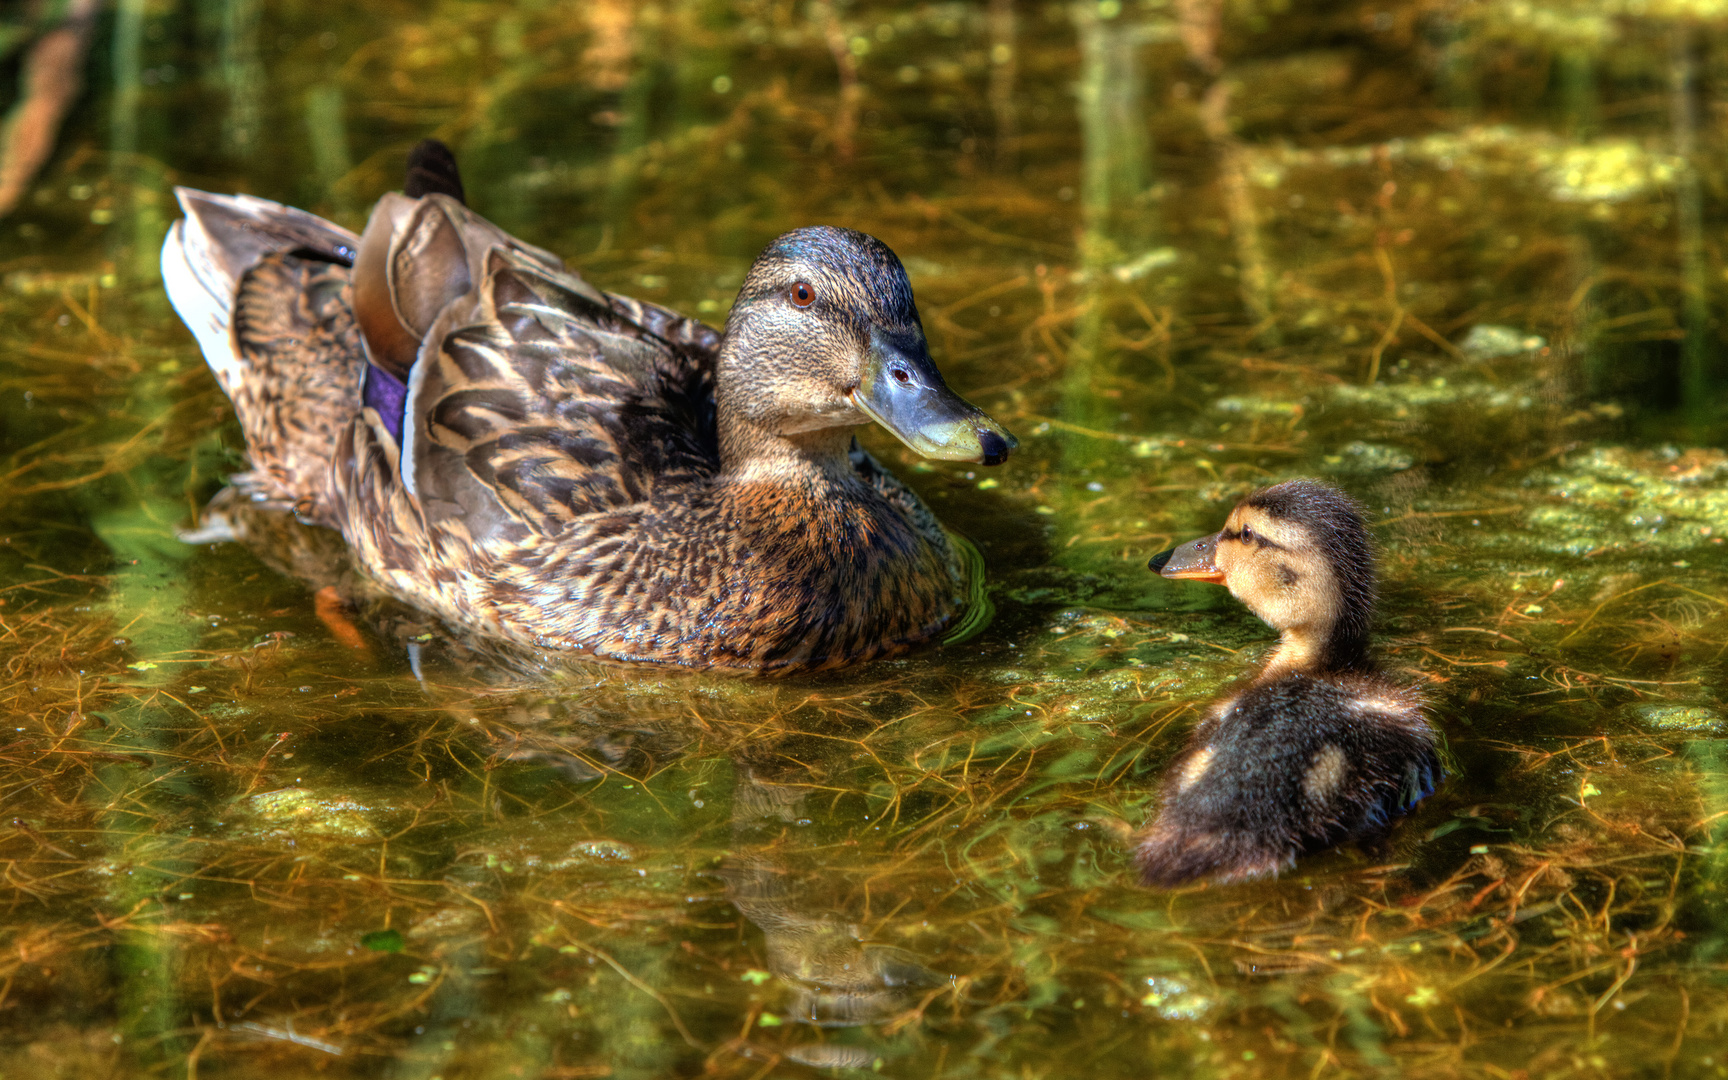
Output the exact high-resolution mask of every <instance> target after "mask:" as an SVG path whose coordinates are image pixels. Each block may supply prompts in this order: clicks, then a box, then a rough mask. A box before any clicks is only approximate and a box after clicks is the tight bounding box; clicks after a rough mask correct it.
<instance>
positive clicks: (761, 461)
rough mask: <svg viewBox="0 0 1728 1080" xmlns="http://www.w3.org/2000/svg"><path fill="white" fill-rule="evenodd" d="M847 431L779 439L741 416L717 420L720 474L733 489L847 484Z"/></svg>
mask: <svg viewBox="0 0 1728 1080" xmlns="http://www.w3.org/2000/svg"><path fill="white" fill-rule="evenodd" d="M852 431H853V429H852V428H851V427H828V428H818V429H816V430H814V431H800V432H795V433H793V434H790V435H780V434H776V433H774V432H771V431H768V430H766V429H764V428H761V427H759V426H757V425H756V424H754V423H752V422H750V421H749V420H747V419H744V418H743V417H739V416H725V415H722V416H721V418H720V431H719V435H720V472H721V475H722V476H723V477H724V478H725V480H726V481H728V482H731V483H774V484H781V485H801V484H808V483H810V482H812V481H820V480H829V481H845V480H848V479H852V478H855V477H856V475H857V474H856V472H855V471H854V470H853V468H852V460H851V456H850V451H851V447H852Z"/></svg>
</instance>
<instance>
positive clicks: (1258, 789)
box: [1136, 481, 1441, 887]
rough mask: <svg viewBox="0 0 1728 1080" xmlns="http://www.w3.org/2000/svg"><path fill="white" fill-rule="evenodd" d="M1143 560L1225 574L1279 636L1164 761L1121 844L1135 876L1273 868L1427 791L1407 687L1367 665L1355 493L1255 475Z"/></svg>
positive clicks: (1228, 875) (1369, 566) (1418, 706)
mask: <svg viewBox="0 0 1728 1080" xmlns="http://www.w3.org/2000/svg"><path fill="white" fill-rule="evenodd" d="M1166 559H1167V561H1162V562H1161V561H1160V560H1166ZM1154 566H1156V567H1160V568H1162V570H1163V572H1164V574H1165V575H1166V576H1169V577H1179V578H1181V577H1186V578H1195V579H1199V580H1206V581H1213V582H1217V583H1219V584H1224V585H1227V586H1228V587H1229V588H1230V591H1231V592H1232V593H1233V594H1234V595H1235V596H1236V597H1237V598H1238V599H1240V600H1242V601H1243V602H1244V603H1246V604H1247V605H1248V606H1249V608H1250V609H1251V610H1253V611H1254V612H1255V614H1257V615H1259V616H1260V617H1261V618H1262V619H1264V620H1266V621H1267V622H1268V623H1269V624H1270V625H1272V626H1273V627H1275V628H1276V629H1278V630H1279V631H1280V641H1279V645H1278V648H1277V649H1276V650H1275V651H1274V652H1273V654H1272V656H1271V657H1270V658H1269V660H1268V661H1267V662H1266V664H1265V666H1264V667H1263V668H1262V670H1261V671H1260V672H1259V674H1258V675H1257V676H1256V678H1255V680H1254V681H1253V683H1252V684H1251V685H1250V686H1249V687H1248V688H1247V689H1246V690H1243V691H1242V692H1240V693H1237V694H1233V695H1230V696H1228V697H1226V698H1224V699H1223V700H1221V701H1219V702H1216V703H1215V704H1214V705H1213V706H1212V708H1211V709H1210V711H1209V712H1208V714H1207V716H1206V718H1205V719H1204V720H1202V721H1201V723H1200V724H1199V725H1198V726H1197V727H1196V728H1195V729H1194V732H1193V733H1192V735H1191V736H1190V737H1189V740H1188V743H1187V745H1186V746H1185V747H1184V749H1183V750H1182V751H1181V753H1180V754H1178V756H1177V757H1176V758H1175V760H1174V761H1172V763H1171V765H1170V768H1169V771H1168V773H1167V774H1166V777H1165V779H1164V781H1163V784H1162V787H1161V798H1160V806H1159V812H1158V816H1157V818H1156V819H1155V820H1154V821H1153V823H1152V825H1151V826H1150V827H1149V828H1148V829H1147V830H1146V831H1145V832H1144V833H1143V834H1142V835H1141V837H1140V838H1139V842H1138V846H1137V850H1136V858H1137V862H1138V863H1139V866H1140V870H1141V875H1142V878H1143V879H1144V880H1145V881H1146V882H1147V883H1148V884H1152V885H1159V886H1165V887H1169V886H1175V885H1179V884H1182V883H1184V882H1187V881H1192V880H1195V879H1197V878H1211V879H1213V880H1216V881H1220V882H1228V881H1242V880H1248V879H1252V878H1260V877H1271V876H1275V875H1277V874H1278V873H1279V872H1280V871H1282V870H1284V869H1286V868H1288V867H1290V866H1292V865H1293V864H1294V863H1295V861H1296V858H1297V857H1298V856H1299V855H1301V854H1303V853H1306V852H1312V851H1317V850H1320V849H1323V848H1327V847H1331V846H1334V845H1336V844H1340V843H1344V842H1347V841H1352V840H1368V839H1372V838H1374V837H1376V836H1378V835H1380V834H1383V833H1384V832H1385V830H1386V829H1387V828H1388V827H1389V826H1390V824H1391V823H1392V821H1393V820H1394V819H1395V818H1397V817H1399V816H1400V815H1402V814H1404V813H1405V812H1407V811H1408V810H1409V809H1410V808H1411V807H1413V806H1415V805H1416V803H1418V802H1419V801H1421V800H1422V799H1423V798H1425V797H1426V796H1427V795H1429V794H1430V793H1431V792H1432V791H1433V790H1434V787H1435V784H1436V783H1437V782H1438V781H1439V779H1440V775H1441V768H1440V762H1439V757H1438V754H1437V751H1436V745H1435V743H1436V737H1435V734H1434V731H1433V729H1432V728H1431V727H1430V726H1429V724H1428V721H1427V719H1426V718H1425V717H1424V716H1423V711H1422V710H1423V703H1422V699H1421V697H1420V695H1419V694H1417V693H1416V691H1415V690H1413V689H1412V688H1410V687H1409V686H1406V685H1404V684H1401V683H1399V682H1396V681H1395V680H1392V679H1389V678H1386V677H1384V676H1382V675H1378V674H1376V673H1374V671H1373V662H1372V658H1371V656H1370V655H1369V651H1368V637H1367V635H1368V626H1369V622H1370V619H1371V616H1372V610H1373V597H1374V570H1373V562H1372V548H1371V546H1370V544H1369V542H1368V536H1367V530H1366V528H1364V527H1363V524H1362V518H1361V512H1360V509H1359V508H1358V507H1357V506H1356V504H1355V503H1354V502H1352V501H1351V500H1350V499H1348V498H1347V497H1346V496H1344V495H1343V494H1341V493H1339V492H1337V491H1335V490H1334V489H1332V488H1329V487H1327V486H1325V485H1322V484H1318V483H1315V482H1314V481H1291V482H1289V483H1286V484H1281V485H1278V486H1276V487H1272V488H1267V489H1265V490H1263V491H1259V492H1256V493H1255V494H1253V495H1251V496H1249V497H1248V499H1246V500H1244V502H1243V503H1242V504H1241V505H1240V506H1238V507H1237V508H1236V510H1235V511H1234V512H1232V514H1231V515H1230V519H1229V521H1228V522H1227V523H1226V524H1225V527H1224V528H1223V530H1221V531H1220V532H1219V533H1217V534H1216V535H1214V536H1210V537H1204V538H1202V539H1200V540H1197V541H1194V542H1193V543H1191V544H1188V545H1185V546H1184V547H1182V548H1179V549H1177V550H1176V551H1175V552H1172V553H1169V555H1168V557H1166V556H1160V557H1159V559H1155V560H1154Z"/></svg>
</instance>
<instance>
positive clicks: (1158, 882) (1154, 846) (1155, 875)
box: [1134, 821, 1299, 889]
mask: <svg viewBox="0 0 1728 1080" xmlns="http://www.w3.org/2000/svg"><path fill="white" fill-rule="evenodd" d="M1298 850H1299V848H1298V845H1296V844H1277V843H1268V842H1267V841H1266V840H1265V839H1262V838H1259V837H1255V836H1251V835H1249V834H1247V833H1244V832H1226V831H1213V830H1194V829H1188V828H1183V827H1181V826H1171V825H1170V824H1169V823H1167V822H1163V821H1159V822H1154V823H1153V825H1152V828H1150V829H1149V830H1147V831H1146V833H1145V834H1143V835H1142V836H1141V838H1140V841H1139V843H1138V844H1136V845H1135V849H1134V862H1135V864H1136V865H1137V866H1138V867H1139V869H1140V880H1141V881H1142V882H1144V883H1145V884H1147V885H1151V886H1154V887H1156V888H1161V889H1173V888H1176V887H1177V886H1180V885H1186V884H1188V883H1190V882H1193V881H1197V880H1199V879H1201V878H1209V879H1211V880H1212V881H1215V882H1218V883H1220V884H1225V883H1229V882H1233V881H1253V880H1255V879H1257V878H1272V877H1277V876H1278V874H1279V872H1280V871H1283V870H1286V869H1288V868H1289V867H1291V866H1294V865H1295V863H1296V854H1297V852H1298Z"/></svg>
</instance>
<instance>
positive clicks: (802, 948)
mask: <svg viewBox="0 0 1728 1080" xmlns="http://www.w3.org/2000/svg"><path fill="white" fill-rule="evenodd" d="M809 791H810V789H809V788H808V787H799V786H796V785H792V784H783V783H773V782H769V781H766V780H763V779H761V778H760V777H759V776H758V775H756V774H755V772H753V771H751V770H749V769H746V770H745V771H744V772H743V773H742V775H741V776H740V779H739V784H738V787H737V788H736V790H735V791H734V793H733V797H732V835H733V854H732V856H731V857H730V858H729V859H728V860H727V861H726V864H725V865H724V866H723V867H722V868H721V870H720V871H719V874H720V877H721V878H722V879H723V880H724V881H725V882H726V897H727V899H728V900H730V901H731V902H732V905H733V906H734V907H736V908H737V909H738V912H739V914H741V915H743V916H744V917H745V918H746V919H748V920H749V921H750V922H751V923H752V924H754V925H755V926H756V928H757V929H759V930H761V931H762V937H763V945H764V948H765V951H766V953H767V959H768V970H769V971H770V972H772V973H773V974H774V975H775V976H776V977H777V978H779V979H780V980H781V981H782V982H783V983H784V984H786V985H787V986H788V987H791V988H792V1000H791V1001H790V1002H789V1003H788V1005H787V1011H788V1013H789V1015H790V1017H791V1018H793V1019H796V1020H798V1021H799V1022H802V1023H806V1024H814V1025H816V1026H818V1027H856V1026H861V1025H865V1024H876V1023H882V1022H884V1021H887V1020H891V1019H893V1018H894V1017H895V1016H898V1015H899V1014H900V1013H902V1012H904V1011H905V1010H906V1009H908V1008H910V1007H911V1006H912V1005H913V1004H914V1002H915V1001H916V1000H917V999H918V998H919V997H920V996H922V993H923V992H924V991H925V990H927V989H929V988H931V987H936V986H941V985H943V984H944V983H946V982H948V981H949V978H948V977H945V976H942V975H939V974H937V973H935V972H933V971H931V970H930V969H929V968H927V967H925V966H924V964H923V963H921V962H920V961H919V959H918V957H917V956H915V955H914V954H912V953H911V952H908V951H907V950H905V949H903V948H900V947H898V946H895V945H888V944H883V943H880V942H874V941H870V940H868V938H867V936H866V934H865V932H864V930H863V929H862V928H861V927H860V926H859V925H858V924H857V923H855V922H854V921H852V920H851V919H850V918H848V917H847V915H846V914H845V913H843V912H841V911H837V910H831V909H827V908H825V907H824V906H823V903H822V897H823V892H824V885H825V882H824V880H823V878H822V876H821V874H820V873H819V872H817V871H815V870H811V871H807V872H800V871H798V870H795V869H794V868H793V866H792V865H791V864H792V857H791V856H790V855H789V852H790V851H791V850H792V848H793V844H792V842H791V838H790V835H789V827H795V826H796V825H797V823H798V822H800V821H807V819H808V815H807V814H806V813H805V812H804V802H805V799H806V798H807V797H808V795H809Z"/></svg>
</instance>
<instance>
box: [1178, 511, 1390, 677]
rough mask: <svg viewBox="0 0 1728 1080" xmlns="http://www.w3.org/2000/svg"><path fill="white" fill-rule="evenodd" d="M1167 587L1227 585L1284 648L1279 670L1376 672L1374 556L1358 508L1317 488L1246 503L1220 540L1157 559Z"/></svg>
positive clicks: (1234, 514)
mask: <svg viewBox="0 0 1728 1080" xmlns="http://www.w3.org/2000/svg"><path fill="white" fill-rule="evenodd" d="M1151 567H1152V569H1154V570H1156V571H1158V572H1159V573H1160V574H1162V575H1164V576H1165V577H1167V578H1184V579H1188V580H1193V581H1208V582H1212V583H1214V584H1218V585H1223V586H1225V587H1226V588H1228V589H1229V590H1230V594H1231V595H1232V596H1234V597H1236V599H1238V600H1240V601H1242V603H1244V604H1246V605H1247V606H1248V610H1250V611H1252V612H1253V613H1254V614H1256V615H1258V616H1259V617H1260V618H1261V619H1262V620H1263V621H1265V623H1266V624H1267V625H1268V626H1271V627H1272V628H1273V629H1274V630H1277V631H1278V632H1279V634H1280V636H1281V637H1282V639H1283V643H1282V645H1281V647H1280V650H1279V655H1278V657H1276V658H1275V659H1274V661H1273V663H1272V664H1271V665H1269V666H1268V671H1269V672H1270V671H1272V670H1273V669H1274V668H1276V669H1277V670H1278V671H1280V672H1282V671H1286V670H1290V669H1291V668H1303V667H1315V668H1320V669H1322V670H1335V669H1348V668H1360V667H1363V666H1365V665H1366V664H1367V647H1368V625H1369V622H1370V621H1371V620H1372V618H1373V614H1374V549H1373V545H1372V544H1371V543H1370V542H1369V539H1368V529H1367V527H1366V526H1365V525H1364V524H1363V521H1362V508H1361V506H1360V505H1358V504H1357V502H1356V500H1354V499H1352V498H1350V497H1349V496H1348V495H1345V494H1344V493H1343V492H1341V491H1339V490H1338V489H1336V488H1334V487H1330V486H1328V485H1326V484H1322V483H1320V482H1318V481H1315V480H1291V481H1288V482H1286V483H1283V484H1278V485H1275V486H1273V487H1269V488H1262V489H1261V490H1259V491H1256V492H1255V493H1254V494H1252V495H1250V496H1248V497H1247V498H1246V499H1243V500H1242V502H1241V503H1240V504H1238V505H1237V507H1236V509H1234V510H1232V511H1231V512H1230V517H1229V519H1228V520H1227V521H1225V523H1224V528H1223V529H1221V530H1219V531H1218V532H1216V533H1213V534H1212V535H1210V536H1202V537H1201V538H1200V539H1198V540H1191V541H1189V542H1188V543H1186V544H1183V545H1182V546H1181V547H1179V548H1175V549H1173V550H1171V551H1166V552H1162V553H1161V554H1158V555H1155V556H1153V557H1152V562H1151Z"/></svg>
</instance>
